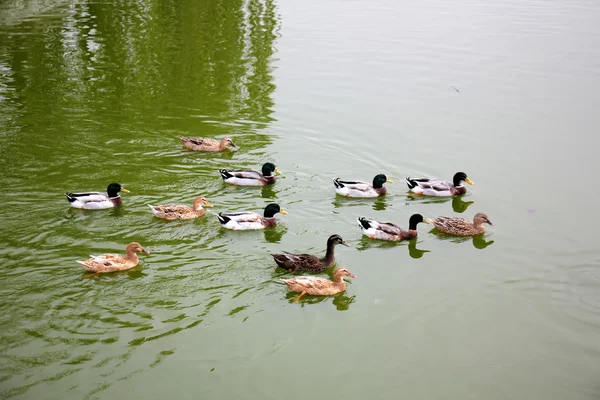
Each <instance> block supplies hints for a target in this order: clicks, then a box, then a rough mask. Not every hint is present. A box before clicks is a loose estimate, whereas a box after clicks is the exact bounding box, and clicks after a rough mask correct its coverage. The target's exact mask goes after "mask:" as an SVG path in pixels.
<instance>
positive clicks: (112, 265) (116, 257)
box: [77, 242, 150, 273]
mask: <svg viewBox="0 0 600 400" xmlns="http://www.w3.org/2000/svg"><path fill="white" fill-rule="evenodd" d="M125 252H126V255H125V256H123V255H120V254H102V255H99V256H90V257H91V258H90V259H89V260H85V261H77V262H78V263H79V264H81V265H83V266H84V267H85V270H86V271H89V272H95V273H102V272H115V271H125V270H127V269H130V268H133V267H135V266H136V265H138V263H139V258H138V256H137V253H144V254H150V252H149V251H148V250H146V249H144V248H143V247H142V246H141V245H140V244H139V243H137V242H132V243H129V245H127V248H126V250H125Z"/></svg>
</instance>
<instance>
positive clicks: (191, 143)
mask: <svg viewBox="0 0 600 400" xmlns="http://www.w3.org/2000/svg"><path fill="white" fill-rule="evenodd" d="M179 139H181V142H182V143H183V145H184V146H185V147H186V148H188V149H190V150H195V151H223V150H226V149H231V150H237V149H238V147H237V146H236V145H235V144H234V143H233V141H232V140H231V138H228V137H224V138H222V139H221V140H220V141H218V140H215V139H210V138H199V137H189V138H188V137H183V136H179Z"/></svg>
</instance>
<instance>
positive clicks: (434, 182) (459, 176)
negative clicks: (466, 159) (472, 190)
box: [406, 172, 474, 196]
mask: <svg viewBox="0 0 600 400" xmlns="http://www.w3.org/2000/svg"><path fill="white" fill-rule="evenodd" d="M462 182H466V183H468V184H469V185H474V183H473V181H472V180H470V179H469V178H468V177H467V174H465V173H464V172H457V173H456V174H454V178H453V179H452V182H448V181H444V180H442V179H429V178H419V179H411V178H406V184H407V185H408V189H409V190H410V191H411V192H413V193H416V194H424V195H427V196H456V195H459V194H463V193H466V192H467V188H466V187H464V186H463V185H462Z"/></svg>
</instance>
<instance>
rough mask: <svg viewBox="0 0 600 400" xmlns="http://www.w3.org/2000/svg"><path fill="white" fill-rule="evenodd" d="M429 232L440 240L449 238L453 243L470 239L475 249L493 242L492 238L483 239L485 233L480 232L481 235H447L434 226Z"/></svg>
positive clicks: (482, 247)
mask: <svg viewBox="0 0 600 400" xmlns="http://www.w3.org/2000/svg"><path fill="white" fill-rule="evenodd" d="M429 233H432V234H434V235H435V236H437V238H438V239H440V240H449V241H451V242H454V243H464V242H468V241H471V243H472V244H473V247H475V248H476V249H480V250H481V249H485V248H486V247H488V246H491V245H492V244H494V241H493V240H486V239H485V237H486V233H482V234H481V235H475V236H456V235H449V234H447V233H443V232H440V231H439V230H437V229H436V228H433V229H432V230H431V231H430V232H429Z"/></svg>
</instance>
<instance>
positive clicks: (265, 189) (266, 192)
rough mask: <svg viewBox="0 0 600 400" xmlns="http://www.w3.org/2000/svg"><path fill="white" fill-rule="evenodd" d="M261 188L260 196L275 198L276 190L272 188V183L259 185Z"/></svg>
mask: <svg viewBox="0 0 600 400" xmlns="http://www.w3.org/2000/svg"><path fill="white" fill-rule="evenodd" d="M261 188H262V190H261V192H260V195H261V197H262V198H264V199H276V198H277V192H275V191H274V190H273V185H265V186H261Z"/></svg>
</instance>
